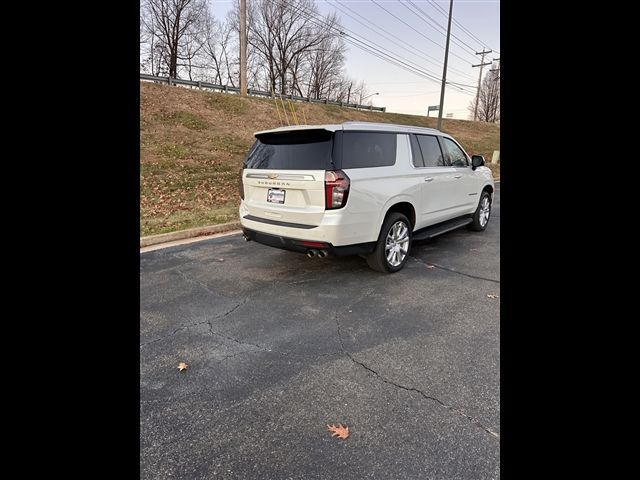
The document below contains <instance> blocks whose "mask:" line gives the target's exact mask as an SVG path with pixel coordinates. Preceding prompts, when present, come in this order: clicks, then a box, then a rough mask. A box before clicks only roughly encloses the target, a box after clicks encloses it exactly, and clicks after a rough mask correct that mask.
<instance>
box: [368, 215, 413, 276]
mask: <svg viewBox="0 0 640 480" xmlns="http://www.w3.org/2000/svg"><path fill="white" fill-rule="evenodd" d="M410 247H411V223H409V220H408V219H407V217H405V216H404V215H403V214H401V213H398V212H392V213H391V214H389V216H388V217H387V219H386V220H385V221H384V223H383V224H382V229H381V230H380V236H379V237H378V243H377V244H376V249H375V250H374V251H373V253H371V254H370V255H368V256H367V263H368V264H369V266H370V267H371V268H373V269H374V270H377V271H378V272H383V273H395V272H397V271H398V270H401V269H402V267H404V265H405V263H407V259H408V258H409V248H410Z"/></svg>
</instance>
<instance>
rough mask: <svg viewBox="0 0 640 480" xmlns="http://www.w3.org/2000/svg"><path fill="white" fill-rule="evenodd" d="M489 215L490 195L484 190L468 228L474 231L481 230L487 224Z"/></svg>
mask: <svg viewBox="0 0 640 480" xmlns="http://www.w3.org/2000/svg"><path fill="white" fill-rule="evenodd" d="M490 216H491V195H489V192H487V191H486V190H485V191H484V192H482V195H480V202H479V203H478V208H477V209H476V211H475V213H474V214H473V217H472V219H473V221H472V222H471V223H470V224H469V230H473V231H475V232H482V231H483V230H484V229H485V228H487V225H488V224H489V217H490Z"/></svg>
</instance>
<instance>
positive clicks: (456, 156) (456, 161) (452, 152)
mask: <svg viewBox="0 0 640 480" xmlns="http://www.w3.org/2000/svg"><path fill="white" fill-rule="evenodd" d="M442 143H443V146H444V149H445V152H446V154H447V158H448V160H449V163H450V164H451V166H452V167H457V168H464V167H468V166H469V162H468V161H467V156H466V155H465V154H464V152H463V151H462V150H461V149H460V147H459V146H458V145H456V144H455V143H454V142H453V141H451V140H449V139H448V138H445V137H442Z"/></svg>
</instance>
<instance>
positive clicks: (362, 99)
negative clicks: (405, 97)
mask: <svg viewBox="0 0 640 480" xmlns="http://www.w3.org/2000/svg"><path fill="white" fill-rule="evenodd" d="M374 95H380V92H376V93H372V94H371V95H367V96H366V97H363V98H361V99H360V101H361V102H364V101H365V100H366V99H367V98H369V97H373V96H374Z"/></svg>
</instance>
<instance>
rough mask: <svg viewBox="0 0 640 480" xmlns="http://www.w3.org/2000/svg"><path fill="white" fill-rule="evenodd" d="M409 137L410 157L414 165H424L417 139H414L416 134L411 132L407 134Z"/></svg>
mask: <svg viewBox="0 0 640 480" xmlns="http://www.w3.org/2000/svg"><path fill="white" fill-rule="evenodd" d="M409 138H411V157H412V159H413V166H414V167H424V162H423V161H422V153H421V152H420V147H419V146H418V140H416V136H415V135H413V134H411V135H409Z"/></svg>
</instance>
